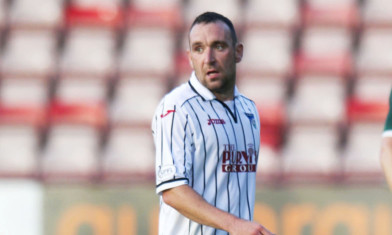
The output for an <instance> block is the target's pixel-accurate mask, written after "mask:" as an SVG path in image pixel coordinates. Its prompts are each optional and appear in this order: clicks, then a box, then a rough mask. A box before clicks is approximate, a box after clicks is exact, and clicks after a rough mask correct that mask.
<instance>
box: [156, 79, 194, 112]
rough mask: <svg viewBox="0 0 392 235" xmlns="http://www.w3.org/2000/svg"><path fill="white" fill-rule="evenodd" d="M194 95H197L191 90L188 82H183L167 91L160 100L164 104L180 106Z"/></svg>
mask: <svg viewBox="0 0 392 235" xmlns="http://www.w3.org/2000/svg"><path fill="white" fill-rule="evenodd" d="M196 96H198V95H197V94H196V93H195V92H194V91H193V90H192V88H191V87H190V86H189V84H188V83H183V84H182V85H180V86H178V87H176V88H174V89H173V90H172V91H170V92H169V93H167V94H166V95H165V96H164V97H163V99H162V102H163V103H165V104H166V105H170V106H174V105H176V106H177V107H182V106H183V104H184V103H186V102H187V101H188V100H190V99H192V98H194V97H196Z"/></svg>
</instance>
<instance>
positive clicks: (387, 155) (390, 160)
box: [380, 137, 392, 190]
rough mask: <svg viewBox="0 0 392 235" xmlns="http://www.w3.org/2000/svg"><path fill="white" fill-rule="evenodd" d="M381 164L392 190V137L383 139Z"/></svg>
mask: <svg viewBox="0 0 392 235" xmlns="http://www.w3.org/2000/svg"><path fill="white" fill-rule="evenodd" d="M380 160H381V165H382V168H383V170H384V175H385V179H386V181H387V183H388V185H389V188H390V189H391V190H392V138H391V137H384V138H383V139H382V147H381V155H380Z"/></svg>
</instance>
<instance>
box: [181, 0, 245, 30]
mask: <svg viewBox="0 0 392 235" xmlns="http://www.w3.org/2000/svg"><path fill="white" fill-rule="evenodd" d="M241 10H242V3H241V1H240V0H215V1H210V0H190V1H187V4H185V5H184V8H183V12H184V16H185V25H186V26H190V25H191V23H192V22H193V20H194V19H195V18H196V16H198V15H199V14H201V13H203V12H206V11H213V12H217V13H220V14H223V15H224V16H226V17H227V18H229V19H230V20H231V21H232V22H233V24H234V25H236V26H237V28H238V27H240V26H241V24H242V21H243V18H242V14H241V13H242V12H241Z"/></svg>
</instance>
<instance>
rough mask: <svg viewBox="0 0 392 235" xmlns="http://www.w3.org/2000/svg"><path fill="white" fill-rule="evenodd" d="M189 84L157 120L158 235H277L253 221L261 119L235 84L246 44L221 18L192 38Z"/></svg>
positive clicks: (213, 17)
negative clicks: (237, 66)
mask: <svg viewBox="0 0 392 235" xmlns="http://www.w3.org/2000/svg"><path fill="white" fill-rule="evenodd" d="M189 44H190V50H189V51H188V57H189V61H190V64H191V66H192V68H193V70H194V72H193V73H192V75H191V77H190V80H189V82H188V83H185V84H183V85H181V86H179V87H177V88H176V89H174V90H173V91H172V92H170V93H169V94H167V95H166V96H165V97H164V98H163V99H162V101H161V103H160V104H159V106H158V108H157V110H156V113H155V117H154V119H153V122H152V130H153V136H154V142H155V146H156V191H157V193H158V194H159V195H160V204H161V208H160V216H159V234H160V235H163V234H168V235H173V234H181V235H183V234H191V235H193V234H203V235H206V234H228V233H230V234H238V235H247V234H271V233H270V232H269V231H268V230H267V229H265V228H264V227H263V226H262V225H260V224H258V223H256V222H252V219H253V207H254V202H255V173H256V172H255V171H256V164H257V158H258V152H259V142H260V136H259V126H260V125H259V117H258V113H257V111H256V107H255V104H254V103H253V102H252V101H251V100H249V99H247V98H246V97H244V96H243V95H242V94H240V93H239V92H238V90H237V88H236V86H235V82H236V63H238V62H240V61H241V59H242V53H243V45H242V44H240V43H238V42H237V37H236V33H235V30H234V27H233V24H232V23H231V21H230V20H228V19H227V18H226V17H224V16H222V15H219V14H217V13H212V12H206V13H204V14H202V15H200V16H198V17H197V18H196V19H195V21H194V22H193V24H192V26H191V29H190V32H189Z"/></svg>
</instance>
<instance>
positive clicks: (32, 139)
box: [0, 104, 46, 177]
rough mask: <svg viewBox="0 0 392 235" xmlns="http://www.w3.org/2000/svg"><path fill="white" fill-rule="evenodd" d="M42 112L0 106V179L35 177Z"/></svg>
mask: <svg viewBox="0 0 392 235" xmlns="http://www.w3.org/2000/svg"><path fill="white" fill-rule="evenodd" d="M45 114H46V112H45V109H44V108H43V107H40V106H22V105H4V104H1V105H0V177H37V176H38V175H39V167H38V166H39V155H40V144H41V134H42V128H43V127H44V124H45V120H46V119H45Z"/></svg>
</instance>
